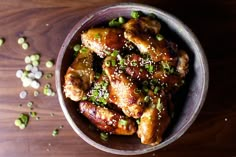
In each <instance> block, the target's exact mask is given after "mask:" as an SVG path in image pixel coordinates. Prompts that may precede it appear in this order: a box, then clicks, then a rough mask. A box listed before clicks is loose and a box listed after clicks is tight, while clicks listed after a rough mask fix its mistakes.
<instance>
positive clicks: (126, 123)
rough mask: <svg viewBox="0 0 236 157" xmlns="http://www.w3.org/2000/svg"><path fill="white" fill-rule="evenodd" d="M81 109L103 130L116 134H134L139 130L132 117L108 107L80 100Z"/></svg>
mask: <svg viewBox="0 0 236 157" xmlns="http://www.w3.org/2000/svg"><path fill="white" fill-rule="evenodd" d="M79 109H80V112H81V113H82V114H83V115H84V116H85V117H86V118H88V119H89V121H90V122H91V123H92V124H94V125H95V126H96V127H97V128H98V129H100V130H101V131H104V132H109V133H111V134H116V135H132V134H134V133H135V132H136V130H137V128H136V125H135V122H134V121H133V120H132V119H130V118H128V117H125V116H124V115H121V114H119V113H117V112H115V111H113V110H109V109H108V108H106V107H101V106H96V105H94V104H92V103H91V102H88V101H80V103H79Z"/></svg>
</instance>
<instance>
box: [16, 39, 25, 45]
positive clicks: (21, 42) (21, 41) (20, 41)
mask: <svg viewBox="0 0 236 157" xmlns="http://www.w3.org/2000/svg"><path fill="white" fill-rule="evenodd" d="M24 42H25V37H20V38H18V40H17V43H18V44H20V45H21V44H23V43H24Z"/></svg>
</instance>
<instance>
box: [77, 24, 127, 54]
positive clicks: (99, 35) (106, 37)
mask: <svg viewBox="0 0 236 157" xmlns="http://www.w3.org/2000/svg"><path fill="white" fill-rule="evenodd" d="M81 40H82V43H83V44H84V45H85V46H86V47H88V48H90V49H91V50H92V51H93V52H95V53H96V54H97V55H98V56H100V57H101V58H104V57H105V56H107V53H108V52H112V51H113V50H121V49H122V48H123V47H124V46H125V44H126V42H127V41H126V39H125V38H124V31H123V30H122V29H118V28H91V29H89V30H88V31H87V32H85V33H83V34H82V35H81Z"/></svg>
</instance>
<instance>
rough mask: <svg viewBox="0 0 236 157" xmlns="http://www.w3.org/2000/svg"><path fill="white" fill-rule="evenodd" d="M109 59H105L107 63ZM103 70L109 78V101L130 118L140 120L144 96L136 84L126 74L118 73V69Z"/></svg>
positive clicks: (108, 68)
mask: <svg viewBox="0 0 236 157" xmlns="http://www.w3.org/2000/svg"><path fill="white" fill-rule="evenodd" d="M107 60H109V57H107V58H106V59H105V62H106V61H107ZM103 69H104V71H105V73H106V75H107V76H108V78H109V82H110V86H109V93H110V95H109V101H110V102H111V103H113V104H116V105H117V106H118V107H119V108H121V109H122V111H123V112H124V114H125V115H126V116H128V117H133V118H139V117H140V116H141V115H142V113H143V109H144V96H143V94H142V93H141V92H140V90H138V88H137V86H136V85H135V83H134V82H133V81H132V80H131V78H129V77H128V76H126V75H125V74H124V73H118V72H117V71H116V67H112V66H110V67H107V66H106V65H103Z"/></svg>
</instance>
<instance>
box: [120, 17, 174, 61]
mask: <svg viewBox="0 0 236 157" xmlns="http://www.w3.org/2000/svg"><path fill="white" fill-rule="evenodd" d="M149 23H153V24H152V25H151V26H149ZM160 27H161V26H160V23H159V22H157V21H156V20H152V19H150V18H147V17H144V18H139V19H130V20H129V21H128V22H127V23H125V24H124V29H125V32H124V37H125V38H126V39H127V40H129V41H131V42H132V43H133V44H134V45H136V46H137V48H138V49H139V51H140V53H143V54H149V55H150V56H151V59H152V60H153V61H155V62H158V61H160V60H165V61H173V60H175V54H174V53H172V51H171V50H170V48H169V45H168V42H167V41H166V40H165V39H162V40H160V41H159V40H157V39H156V38H155V37H154V36H155V35H156V34H157V33H159V31H160Z"/></svg>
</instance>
